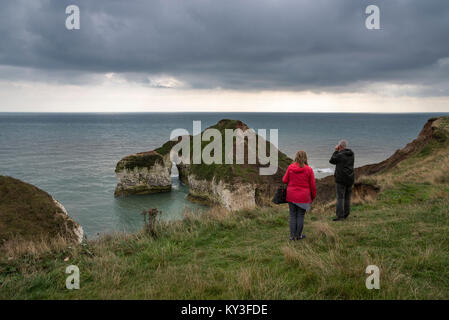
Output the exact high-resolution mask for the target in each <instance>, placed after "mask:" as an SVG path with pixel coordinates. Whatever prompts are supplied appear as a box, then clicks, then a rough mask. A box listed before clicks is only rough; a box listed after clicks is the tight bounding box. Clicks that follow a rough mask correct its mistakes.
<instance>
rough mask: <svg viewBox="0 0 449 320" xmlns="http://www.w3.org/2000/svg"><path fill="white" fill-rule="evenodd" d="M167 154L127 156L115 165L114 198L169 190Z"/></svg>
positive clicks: (151, 152) (148, 153) (145, 153)
mask: <svg viewBox="0 0 449 320" xmlns="http://www.w3.org/2000/svg"><path fill="white" fill-rule="evenodd" d="M171 166H172V164H171V162H170V157H169V154H165V155H163V154H160V153H159V152H157V151H150V152H143V153H137V154H133V155H129V156H127V157H125V158H123V159H122V160H120V161H119V162H118V163H117V166H116V169H115V173H116V176H117V179H118V183H117V187H116V189H115V193H114V194H115V196H116V197H118V196H126V195H130V194H151V193H158V192H168V191H170V190H171V178H170V173H171Z"/></svg>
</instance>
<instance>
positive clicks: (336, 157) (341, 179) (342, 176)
mask: <svg viewBox="0 0 449 320" xmlns="http://www.w3.org/2000/svg"><path fill="white" fill-rule="evenodd" d="M329 162H330V163H332V164H335V165H336V168H335V173H334V176H335V182H336V183H340V184H344V185H346V186H351V185H353V184H354V152H352V150H351V149H344V150H341V151H335V152H334V154H333V155H332V158H331V159H330V160H329Z"/></svg>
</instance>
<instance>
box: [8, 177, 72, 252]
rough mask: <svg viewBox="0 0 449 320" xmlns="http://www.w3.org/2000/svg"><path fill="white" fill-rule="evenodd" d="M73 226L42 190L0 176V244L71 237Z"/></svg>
mask: <svg viewBox="0 0 449 320" xmlns="http://www.w3.org/2000/svg"><path fill="white" fill-rule="evenodd" d="M74 227H75V223H74V222H73V221H72V220H71V219H69V218H68V217H67V215H66V214H65V213H64V212H63V211H62V209H61V208H59V207H58V206H57V205H56V204H55V202H54V200H53V198H52V197H51V196H50V195H49V194H48V193H46V192H45V191H43V190H41V189H39V188H37V187H35V186H33V185H31V184H28V183H25V182H23V181H20V180H17V179H14V178H11V177H6V176H0V245H1V244H2V243H4V242H8V241H10V240H14V239H16V238H18V237H19V238H21V239H22V240H31V239H36V238H54V237H57V236H65V237H69V238H72V239H74V238H76V237H75V235H74V234H73V231H72V230H73V228H74Z"/></svg>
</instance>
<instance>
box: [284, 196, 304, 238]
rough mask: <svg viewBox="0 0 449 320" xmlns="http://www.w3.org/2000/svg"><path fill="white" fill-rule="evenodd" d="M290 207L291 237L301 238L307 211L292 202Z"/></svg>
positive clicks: (289, 204)
mask: <svg viewBox="0 0 449 320" xmlns="http://www.w3.org/2000/svg"><path fill="white" fill-rule="evenodd" d="M288 207H289V209H290V237H291V238H299V237H300V236H301V234H302V229H303V227H304V215H305V214H306V210H304V209H302V208H300V207H298V206H297V205H296V204H294V203H291V202H289V203H288Z"/></svg>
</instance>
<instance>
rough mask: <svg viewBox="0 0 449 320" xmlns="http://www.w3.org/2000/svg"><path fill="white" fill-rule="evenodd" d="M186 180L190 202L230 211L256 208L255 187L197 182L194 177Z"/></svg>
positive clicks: (213, 180) (204, 181)
mask: <svg viewBox="0 0 449 320" xmlns="http://www.w3.org/2000/svg"><path fill="white" fill-rule="evenodd" d="M187 179H188V181H187V183H186V184H187V185H188V186H189V195H188V199H189V200H190V201H193V202H200V203H204V204H208V205H211V204H213V205H219V206H222V207H224V208H226V209H228V210H231V211H234V210H241V209H249V208H254V207H256V186H255V185H253V184H250V183H235V184H230V183H225V182H223V181H216V180H215V179H212V180H211V181H207V180H199V179H196V177H195V176H188V177H187Z"/></svg>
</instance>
